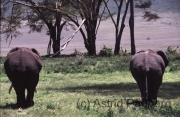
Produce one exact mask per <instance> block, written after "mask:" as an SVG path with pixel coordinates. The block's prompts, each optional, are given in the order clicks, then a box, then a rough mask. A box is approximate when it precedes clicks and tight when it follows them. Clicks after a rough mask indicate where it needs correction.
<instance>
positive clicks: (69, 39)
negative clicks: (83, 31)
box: [50, 19, 86, 57]
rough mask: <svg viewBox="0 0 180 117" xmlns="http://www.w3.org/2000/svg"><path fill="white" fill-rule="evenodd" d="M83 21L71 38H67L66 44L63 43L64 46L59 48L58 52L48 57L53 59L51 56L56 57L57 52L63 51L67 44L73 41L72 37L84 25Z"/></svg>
mask: <svg viewBox="0 0 180 117" xmlns="http://www.w3.org/2000/svg"><path fill="white" fill-rule="evenodd" d="M85 20H86V19H84V20H83V21H82V23H81V25H80V26H79V27H78V29H77V30H76V31H75V32H74V33H73V34H72V36H71V37H69V38H68V40H67V41H66V43H64V44H63V45H62V46H61V47H62V49H61V50H59V51H58V52H56V53H55V54H53V55H51V56H50V57H53V56H55V55H57V54H58V53H59V52H61V51H63V50H64V49H65V48H66V47H67V45H68V44H69V42H70V41H71V40H72V39H73V37H74V35H75V34H76V33H77V32H78V31H79V29H80V28H81V26H82V25H83V24H84V22H85Z"/></svg>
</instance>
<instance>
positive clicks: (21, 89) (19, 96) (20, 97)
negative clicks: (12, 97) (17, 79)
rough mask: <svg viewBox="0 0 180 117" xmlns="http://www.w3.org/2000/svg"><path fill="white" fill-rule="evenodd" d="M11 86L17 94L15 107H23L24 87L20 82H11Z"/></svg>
mask: <svg viewBox="0 0 180 117" xmlns="http://www.w3.org/2000/svg"><path fill="white" fill-rule="evenodd" d="M13 87H14V89H15V91H16V95H17V107H18V108H24V107H25V87H24V86H22V84H21V85H20V84H13Z"/></svg>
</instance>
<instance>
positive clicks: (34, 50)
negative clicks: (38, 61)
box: [31, 48, 40, 57]
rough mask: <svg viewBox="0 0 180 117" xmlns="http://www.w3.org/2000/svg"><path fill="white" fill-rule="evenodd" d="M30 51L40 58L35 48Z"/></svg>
mask: <svg viewBox="0 0 180 117" xmlns="http://www.w3.org/2000/svg"><path fill="white" fill-rule="evenodd" d="M31 50H32V52H33V53H35V54H37V55H38V56H39V57H40V54H39V52H38V51H37V50H36V49H35V48H31Z"/></svg>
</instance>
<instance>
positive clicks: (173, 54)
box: [166, 46, 180, 71]
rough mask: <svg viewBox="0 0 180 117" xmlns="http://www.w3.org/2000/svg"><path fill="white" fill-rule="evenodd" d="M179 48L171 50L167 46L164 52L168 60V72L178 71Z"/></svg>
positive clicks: (179, 65) (179, 62)
mask: <svg viewBox="0 0 180 117" xmlns="http://www.w3.org/2000/svg"><path fill="white" fill-rule="evenodd" d="M178 49H179V47H177V48H175V49H173V48H172V47H171V46H169V47H168V48H167V50H166V54H167V56H168V59H169V65H168V67H169V71H176V70H180V53H179V52H178Z"/></svg>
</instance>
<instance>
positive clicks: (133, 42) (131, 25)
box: [129, 0, 136, 55]
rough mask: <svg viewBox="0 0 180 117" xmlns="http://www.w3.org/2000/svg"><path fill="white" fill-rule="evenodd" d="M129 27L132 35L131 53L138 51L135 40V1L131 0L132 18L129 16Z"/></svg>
mask: <svg viewBox="0 0 180 117" xmlns="http://www.w3.org/2000/svg"><path fill="white" fill-rule="evenodd" d="M129 28H130V36H131V54H132V55H134V54H135V53H136V47H135V40H134V3H133V0H130V18H129Z"/></svg>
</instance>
